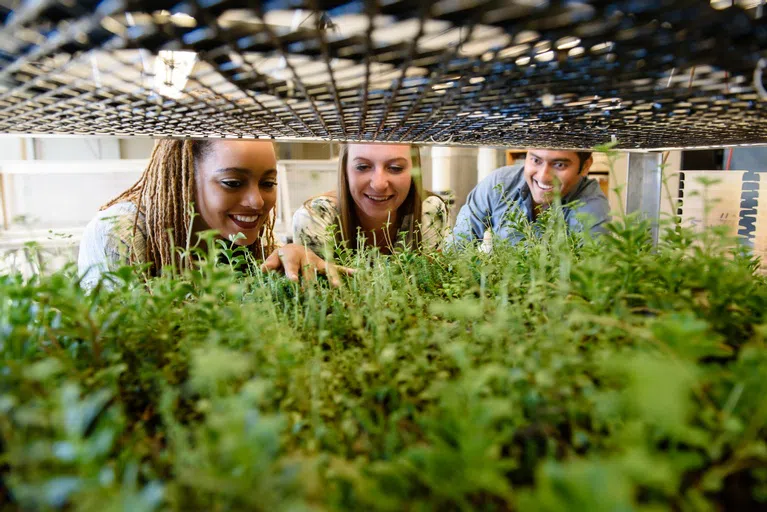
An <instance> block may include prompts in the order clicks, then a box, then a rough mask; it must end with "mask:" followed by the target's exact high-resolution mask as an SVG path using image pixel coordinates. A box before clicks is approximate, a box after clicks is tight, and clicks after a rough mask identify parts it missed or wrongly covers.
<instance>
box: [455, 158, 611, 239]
mask: <svg viewBox="0 0 767 512" xmlns="http://www.w3.org/2000/svg"><path fill="white" fill-rule="evenodd" d="M573 201H578V202H579V203H578V205H577V206H576V207H569V206H568V203H572V202H573ZM511 208H515V209H517V210H518V213H521V214H523V215H524V216H525V217H527V220H529V221H530V222H532V221H533V199H532V197H531V195H530V188H529V187H528V186H527V182H526V181H525V176H524V166H523V165H514V166H509V167H501V168H500V169H498V170H496V171H494V172H493V173H492V174H490V176H488V177H487V178H485V179H484V180H482V181H481V182H480V183H479V184H478V185H477V186H476V187H474V190H472V191H471V192H470V193H469V196H468V198H467V199H466V204H465V205H464V206H463V207H462V208H461V211H460V212H459V213H458V219H457V220H456V223H455V228H454V230H453V235H454V238H455V241H461V240H467V241H468V240H475V239H482V237H483V235H484V233H485V230H487V229H490V230H491V231H492V232H493V233H494V234H496V235H498V236H500V237H502V238H505V239H507V240H509V241H510V242H512V243H517V242H518V241H519V240H520V239H521V238H522V234H521V233H520V232H518V231H517V230H515V229H514V228H513V227H511V226H509V225H508V222H504V220H505V219H506V216H507V214H508V213H509V210H510V209H511ZM562 210H563V213H564V216H565V221H566V222H567V226H568V227H569V229H571V230H573V231H582V230H583V225H582V224H581V222H580V220H579V219H578V218H577V216H578V215H579V214H584V213H586V214H590V215H591V217H592V220H593V222H594V224H593V226H592V228H591V232H592V233H602V232H604V224H605V223H606V222H608V221H609V220H610V204H609V202H608V201H607V197H605V195H604V193H603V192H602V189H601V188H599V184H598V183H597V182H596V181H595V180H590V179H588V178H585V177H584V178H581V179H580V181H579V182H578V183H577V184H576V185H575V187H573V189H572V190H571V191H570V192H568V194H567V195H566V196H565V197H563V198H562Z"/></svg>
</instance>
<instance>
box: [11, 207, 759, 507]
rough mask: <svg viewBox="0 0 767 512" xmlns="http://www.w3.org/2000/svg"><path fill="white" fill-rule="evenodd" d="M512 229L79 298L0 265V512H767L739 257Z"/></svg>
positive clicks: (542, 224)
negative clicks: (488, 246)
mask: <svg viewBox="0 0 767 512" xmlns="http://www.w3.org/2000/svg"><path fill="white" fill-rule="evenodd" d="M515 222H519V223H520V224H519V226H518V228H519V229H520V230H521V232H522V233H526V234H527V236H525V238H524V241H523V242H522V243H520V244H519V245H517V246H515V247H511V246H508V245H505V244H503V243H501V242H500V241H495V244H494V250H493V251H492V253H489V254H487V253H483V252H481V251H478V250H474V249H467V250H465V251H462V252H455V253H445V254H437V255H430V256H421V255H417V254H413V253H410V252H407V251H403V252H399V253H397V254H395V255H392V256H389V257H375V258H374V257H372V256H371V255H369V254H351V253H347V254H346V255H345V256H344V258H343V259H344V262H345V263H347V264H350V265H352V266H355V267H356V268H357V269H358V271H357V273H356V274H355V275H354V276H353V277H350V278H347V279H346V280H345V282H344V285H343V286H342V287H341V288H339V289H331V288H330V287H329V286H328V284H327V283H326V282H325V281H323V280H322V279H320V280H319V281H317V282H315V283H311V284H310V283H307V284H304V285H303V286H299V285H296V284H294V283H291V282H290V281H288V280H286V279H284V278H283V277H280V276H278V275H274V274H268V275H267V274H262V273H260V271H258V270H257V267H256V266H253V265H252V263H249V262H248V261H247V259H246V258H244V257H243V256H242V255H241V254H238V251H236V250H232V249H231V248H230V247H228V246H227V244H221V245H220V246H219V247H216V244H210V247H212V249H211V252H210V253H209V254H208V255H207V256H206V257H203V258H201V259H200V261H199V265H198V270H196V271H194V272H188V273H186V274H183V275H175V276H173V277H164V278H158V279H154V280H150V281H149V282H145V281H144V280H143V279H142V277H141V271H140V269H130V268H124V269H121V270H119V271H118V272H115V273H114V274H112V275H110V276H109V277H108V279H107V280H105V281H104V282H103V283H102V285H100V286H99V287H98V288H97V289H95V290H94V291H93V292H92V293H86V292H84V291H82V290H81V288H80V287H79V284H78V282H77V279H76V278H75V277H74V269H67V270H64V271H61V272H57V273H54V274H52V275H50V276H35V277H33V278H31V279H29V280H26V281H25V280H24V279H22V278H21V277H20V276H18V275H4V276H0V434H1V435H2V438H1V440H2V445H3V447H2V454H1V455H0V457H1V459H0V467H2V466H3V465H4V466H5V469H4V470H2V475H3V479H4V481H5V484H6V486H7V487H8V489H9V491H10V495H11V496H10V497H8V496H6V497H5V498H4V499H5V500H6V504H7V506H8V507H16V506H20V507H22V508H25V509H32V510H35V509H37V510H46V509H65V508H72V509H77V510H99V511H100V510H111V509H115V510H118V509H120V510H147V511H148V510H325V509H327V510H337V509H343V510H496V511H500V510H515V509H520V510H542V511H543V510H546V511H549V510H551V511H554V510H576V511H578V510H581V511H584V512H585V511H588V512H592V511H599V510H612V511H615V510H648V511H650V510H667V509H676V510H716V509H720V508H723V507H724V508H732V509H740V510H749V509H755V508H757V507H765V506H767V471H765V469H764V468H765V467H767V401H766V400H765V397H766V396H767V348H766V347H765V336H766V335H767V318H765V315H766V314H767V286H766V285H765V282H764V279H763V278H762V277H760V276H759V275H755V274H754V262H753V261H752V260H751V259H750V258H749V257H748V255H747V254H745V253H744V251H742V250H741V249H739V248H737V247H736V248H733V247H732V245H731V244H729V243H727V241H726V240H724V239H722V237H721V236H718V235H716V234H712V233H710V232H706V233H703V234H695V233H692V232H689V231H686V230H683V229H681V228H680V227H679V226H676V225H669V227H668V228H667V229H665V230H664V233H663V236H662V240H661V242H660V243H659V244H658V246H657V247H655V248H653V247H652V245H651V244H650V241H649V237H648V228H649V226H648V225H647V224H646V223H645V222H642V221H640V220H638V219H635V218H630V217H629V218H625V219H620V220H618V221H616V222H613V223H612V224H610V225H609V227H608V229H609V231H610V233H611V235H610V236H606V237H602V238H600V239H598V240H591V239H589V237H584V236H573V235H568V234H567V233H566V232H565V231H564V229H563V225H562V219H561V217H558V213H557V209H556V208H554V209H552V210H551V211H550V212H547V213H545V214H543V215H542V217H541V219H539V222H538V223H537V225H536V226H530V225H525V223H524V221H520V220H518V219H517V220H516V221H515ZM0 497H2V493H1V492H0ZM0 499H2V498H0ZM10 500H13V501H12V502H11V501H10ZM11 503H13V504H11Z"/></svg>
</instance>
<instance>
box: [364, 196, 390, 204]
mask: <svg viewBox="0 0 767 512" xmlns="http://www.w3.org/2000/svg"><path fill="white" fill-rule="evenodd" d="M365 197H367V198H368V199H370V200H371V201H375V202H376V203H385V202H386V201H388V200H389V199H391V198H392V197H394V196H393V195H390V196H373V195H370V194H365Z"/></svg>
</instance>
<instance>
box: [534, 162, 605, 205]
mask: <svg viewBox="0 0 767 512" xmlns="http://www.w3.org/2000/svg"><path fill="white" fill-rule="evenodd" d="M592 161H593V160H592V159H591V157H589V158H588V160H586V161H585V162H583V168H582V169H581V162H580V159H579V158H578V154H577V153H576V152H574V151H557V150H551V149H530V150H528V151H527V157H526V158H525V181H526V182H527V186H528V187H530V193H531V194H532V197H533V203H535V204H536V205H542V206H548V205H549V204H551V202H552V201H553V200H554V192H555V191H556V190H559V195H560V197H564V196H566V195H567V194H568V192H570V191H571V190H572V189H573V187H575V185H577V184H578V181H579V180H580V179H581V178H582V177H584V176H586V175H587V174H588V173H589V168H590V167H591V163H592Z"/></svg>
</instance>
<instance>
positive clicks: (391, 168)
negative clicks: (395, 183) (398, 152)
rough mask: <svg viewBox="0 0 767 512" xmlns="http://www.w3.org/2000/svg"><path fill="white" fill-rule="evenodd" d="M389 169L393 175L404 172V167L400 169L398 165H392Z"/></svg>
mask: <svg viewBox="0 0 767 512" xmlns="http://www.w3.org/2000/svg"><path fill="white" fill-rule="evenodd" d="M389 169H390V170H391V172H395V173H399V172H402V171H404V170H405V168H404V167H400V166H398V165H392V166H390V167H389Z"/></svg>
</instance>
